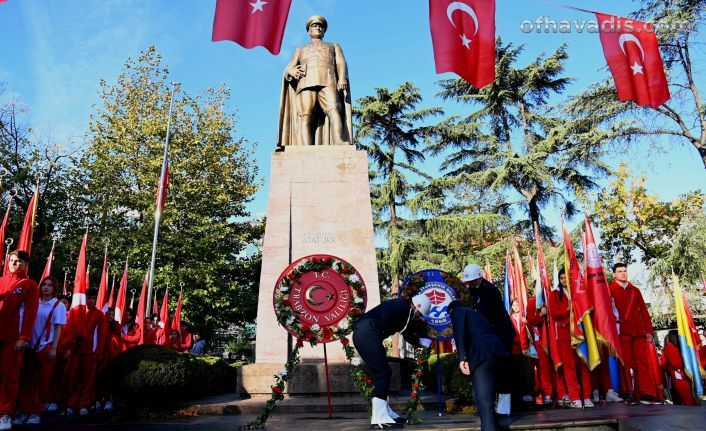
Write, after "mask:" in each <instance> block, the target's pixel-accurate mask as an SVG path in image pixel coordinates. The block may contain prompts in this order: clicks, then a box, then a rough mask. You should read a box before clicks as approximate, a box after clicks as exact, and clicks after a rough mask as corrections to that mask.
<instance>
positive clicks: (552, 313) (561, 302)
mask: <svg viewBox="0 0 706 431" xmlns="http://www.w3.org/2000/svg"><path fill="white" fill-rule="evenodd" d="M548 308H549V317H550V323H551V324H552V325H554V327H555V328H556V338H557V339H558V340H571V325H570V324H569V318H570V314H569V297H568V296H567V295H566V292H565V291H564V289H561V290H553V291H551V292H550V293H549V307H548Z"/></svg>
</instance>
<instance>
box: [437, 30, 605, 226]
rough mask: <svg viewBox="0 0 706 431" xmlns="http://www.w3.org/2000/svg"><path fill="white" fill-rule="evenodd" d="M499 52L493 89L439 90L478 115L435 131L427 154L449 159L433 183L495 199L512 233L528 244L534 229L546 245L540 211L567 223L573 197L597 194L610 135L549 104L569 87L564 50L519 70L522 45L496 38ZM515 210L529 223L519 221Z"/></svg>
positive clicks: (451, 84) (451, 82)
mask: <svg viewBox="0 0 706 431" xmlns="http://www.w3.org/2000/svg"><path fill="white" fill-rule="evenodd" d="M496 45H497V58H498V60H497V64H496V75H497V79H496V81H495V82H494V83H493V84H491V85H489V86H487V87H485V88H483V89H480V90H478V89H476V88H473V87H472V86H470V84H468V83H467V82H466V81H464V80H462V79H447V80H442V81H440V83H439V84H440V85H441V87H442V91H441V93H440V95H441V97H443V98H444V99H451V100H455V101H458V102H460V103H464V104H468V105H471V106H474V107H477V108H478V109H477V110H475V111H473V112H472V113H471V114H470V115H468V116H466V117H465V118H458V117H452V118H449V119H448V120H447V121H446V123H445V124H444V127H439V128H437V129H436V130H437V131H438V134H437V136H436V137H435V140H434V142H433V143H432V144H431V145H430V146H429V149H430V150H431V152H432V153H433V154H435V155H445V157H446V159H445V160H444V163H443V164H442V169H443V170H444V171H445V175H444V177H442V178H441V179H439V180H437V181H436V183H437V185H438V186H439V187H442V188H443V187H453V186H457V185H459V184H465V185H466V186H468V187H474V188H476V189H477V190H478V191H479V193H488V192H490V193H493V192H495V193H499V194H500V195H501V196H503V199H501V202H500V203H499V204H498V205H497V207H496V211H495V212H499V213H502V214H505V215H508V216H514V218H515V219H516V220H517V223H516V227H517V229H518V230H520V231H524V232H525V233H526V234H527V236H528V237H531V236H532V234H531V231H532V226H533V223H534V222H536V223H538V224H539V225H540V229H541V232H542V234H543V236H545V237H547V238H549V239H551V238H552V237H553V230H552V229H551V228H549V227H548V226H546V225H545V224H544V218H543V217H542V211H543V209H544V208H546V207H547V206H548V205H550V204H558V205H560V206H561V207H562V210H563V212H564V213H565V214H566V216H567V217H571V216H572V215H573V214H574V213H575V212H576V207H575V204H574V200H575V197H576V195H578V194H582V193H585V192H586V191H588V190H591V189H593V188H595V187H597V185H596V182H595V180H594V178H595V177H594V176H595V175H604V174H606V173H607V172H608V168H607V166H606V165H605V164H604V163H603V162H602V161H601V156H602V155H603V146H602V144H603V143H604V142H605V141H606V140H608V139H610V138H612V137H614V135H615V132H614V131H613V130H610V129H606V130H602V129H598V128H597V127H596V126H595V125H594V120H593V118H591V116H590V115H583V116H578V115H577V116H571V115H570V114H569V113H568V112H566V111H565V110H564V109H563V108H564V105H563V104H562V105H559V106H551V105H550V102H551V101H552V100H553V98H554V97H557V96H560V95H562V94H563V93H564V92H565V90H566V88H567V86H568V85H569V84H570V82H571V79H570V78H567V77H565V76H564V65H565V62H566V61H567V59H568V54H567V53H566V46H561V47H560V48H559V49H557V50H556V51H555V52H554V53H553V54H552V55H550V56H544V55H542V56H539V57H538V58H537V59H536V60H534V61H533V62H531V63H530V64H529V65H527V66H524V67H518V66H517V65H516V63H517V59H518V57H519V56H520V54H521V52H522V49H523V48H522V46H519V47H516V46H514V45H512V44H511V43H509V44H504V43H503V42H502V40H500V39H498V41H497V44H496ZM518 198H519V199H518ZM518 206H519V209H520V210H521V211H522V212H523V213H524V214H525V215H526V217H521V218H518V217H517V213H518Z"/></svg>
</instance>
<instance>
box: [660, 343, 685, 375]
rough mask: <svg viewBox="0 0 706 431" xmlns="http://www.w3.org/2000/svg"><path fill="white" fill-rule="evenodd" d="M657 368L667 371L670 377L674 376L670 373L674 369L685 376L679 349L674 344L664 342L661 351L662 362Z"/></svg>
mask: <svg viewBox="0 0 706 431" xmlns="http://www.w3.org/2000/svg"><path fill="white" fill-rule="evenodd" d="M659 368H660V370H662V372H668V373H669V375H670V376H672V377H674V376H673V374H672V373H673V372H674V371H679V373H680V374H681V375H682V376H686V374H684V361H682V359H681V353H680V352H679V349H678V348H677V347H676V346H675V345H674V344H672V343H666V344H665V346H664V350H663V351H662V364H661V365H660V367H659Z"/></svg>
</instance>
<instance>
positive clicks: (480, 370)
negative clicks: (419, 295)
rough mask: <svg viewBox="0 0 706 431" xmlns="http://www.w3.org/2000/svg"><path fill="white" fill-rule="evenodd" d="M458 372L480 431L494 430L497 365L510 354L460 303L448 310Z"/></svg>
mask: <svg viewBox="0 0 706 431" xmlns="http://www.w3.org/2000/svg"><path fill="white" fill-rule="evenodd" d="M448 312H449V315H450V316H451V324H452V325H453V330H454V341H455V342H456V350H457V351H458V360H459V368H460V369H461V372H462V373H463V374H466V375H470V376H471V382H472V383H473V396H474V398H475V400H476V407H477V408H478V414H479V416H480V427H481V431H494V430H497V429H498V423H497V419H496V417H495V380H496V373H497V362H498V360H499V359H500V358H504V357H507V356H508V355H509V354H510V353H509V352H508V350H507V349H506V348H505V346H504V345H503V343H502V342H501V341H500V338H499V337H498V336H497V335H496V333H495V331H494V330H493V328H492V327H491V326H490V323H489V322H488V320H487V319H486V318H485V317H483V315H482V314H481V313H479V312H477V311H475V310H473V309H471V308H469V307H465V306H463V303H462V302H461V301H458V300H456V301H453V302H451V304H449V307H448Z"/></svg>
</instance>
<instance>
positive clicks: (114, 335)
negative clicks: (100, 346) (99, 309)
mask: <svg viewBox="0 0 706 431" xmlns="http://www.w3.org/2000/svg"><path fill="white" fill-rule="evenodd" d="M111 323H112V325H111ZM105 334H106V345H105V352H106V353H105V356H106V358H105V359H106V362H110V361H111V360H112V359H113V358H115V357H116V356H118V355H119V354H120V353H121V352H122V351H123V340H122V337H121V336H122V333H121V332H120V323H118V322H116V321H113V322H106V331H105Z"/></svg>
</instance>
